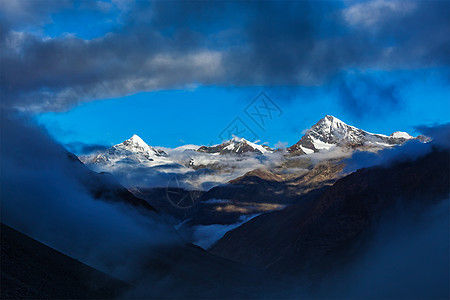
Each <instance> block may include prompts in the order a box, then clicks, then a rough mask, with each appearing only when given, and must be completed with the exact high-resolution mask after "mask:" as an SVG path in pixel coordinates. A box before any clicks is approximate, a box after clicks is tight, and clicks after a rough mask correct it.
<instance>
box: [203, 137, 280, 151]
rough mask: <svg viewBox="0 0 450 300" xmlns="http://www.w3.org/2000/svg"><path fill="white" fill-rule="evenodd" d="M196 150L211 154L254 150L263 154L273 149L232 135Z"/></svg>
mask: <svg viewBox="0 0 450 300" xmlns="http://www.w3.org/2000/svg"><path fill="white" fill-rule="evenodd" d="M197 151H198V152H204V153H212V154H229V153H235V154H242V153H246V152H255V153H259V154H264V153H266V152H272V151H273V150H272V149H270V148H269V147H267V146H263V145H258V144H256V143H252V142H250V141H248V140H246V139H244V138H241V137H237V136H233V138H232V139H230V140H228V141H225V142H223V143H222V144H219V145H214V146H209V147H208V146H202V147H200V148H198V150H197Z"/></svg>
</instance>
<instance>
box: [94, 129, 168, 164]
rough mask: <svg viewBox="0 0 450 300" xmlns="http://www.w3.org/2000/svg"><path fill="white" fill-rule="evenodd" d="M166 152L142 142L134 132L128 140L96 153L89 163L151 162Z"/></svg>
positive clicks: (163, 155)
mask: <svg viewBox="0 0 450 300" xmlns="http://www.w3.org/2000/svg"><path fill="white" fill-rule="evenodd" d="M165 156H167V154H166V153H165V152H164V151H162V150H158V149H156V148H153V147H151V146H149V145H147V143H145V142H144V140H142V139H141V138H140V137H139V136H138V135H136V134H134V135H133V136H132V137H131V138H129V139H128V140H126V141H124V142H122V143H120V144H117V145H114V146H112V147H111V148H109V149H107V150H105V151H103V152H101V153H98V154H97V155H95V156H94V157H93V158H92V159H90V160H88V162H89V163H94V164H98V163H106V162H109V163H113V164H115V163H119V162H121V163H123V162H132V161H135V162H149V161H150V162H152V161H155V160H160V157H165Z"/></svg>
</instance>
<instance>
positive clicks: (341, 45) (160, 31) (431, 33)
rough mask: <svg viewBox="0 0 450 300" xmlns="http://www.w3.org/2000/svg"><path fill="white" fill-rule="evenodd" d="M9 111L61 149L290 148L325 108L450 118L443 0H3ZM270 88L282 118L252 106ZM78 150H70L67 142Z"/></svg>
mask: <svg viewBox="0 0 450 300" xmlns="http://www.w3.org/2000/svg"><path fill="white" fill-rule="evenodd" d="M0 25H1V26H2V28H4V30H2V31H0V43H1V46H2V49H3V51H2V53H1V54H0V60H1V61H0V62H1V65H2V71H3V72H2V81H1V86H0V88H1V93H2V98H1V99H2V102H1V104H2V109H6V110H12V111H21V112H22V113H26V114H30V115H32V116H33V117H34V119H36V120H37V121H38V122H39V123H40V124H42V125H43V126H44V127H46V128H47V129H48V131H49V132H50V134H51V135H52V136H54V137H55V139H56V140H58V141H60V142H61V143H62V144H63V145H66V146H67V147H69V148H70V145H71V144H74V143H78V144H86V145H94V146H95V145H104V146H109V145H112V144H115V143H120V142H122V141H123V140H124V139H127V138H129V137H130V136H131V135H132V134H135V133H136V134H138V135H140V136H141V137H142V138H143V139H144V140H146V141H147V142H148V143H149V144H151V145H157V146H167V147H176V146H179V145H182V144H186V143H192V144H212V143H218V142H220V141H221V136H220V134H221V132H222V131H223V130H224V129H225V128H227V126H228V125H229V124H230V122H232V121H233V120H234V119H235V118H236V117H238V118H240V119H239V120H240V121H242V122H244V123H245V124H246V126H247V127H248V128H249V129H250V130H251V132H252V133H253V134H254V135H256V136H257V138H258V139H260V140H261V142H267V143H268V144H269V145H270V146H274V145H275V144H276V143H278V142H285V143H287V144H288V145H291V144H293V143H295V142H296V141H297V140H298V139H300V137H301V135H302V131H303V130H304V129H306V128H308V127H310V126H312V125H313V124H314V123H315V122H317V121H318V120H319V119H320V118H322V117H323V116H324V115H326V114H331V115H334V116H336V117H338V118H340V119H341V120H343V121H344V122H347V123H348V124H351V125H355V126H357V127H359V128H362V129H365V130H368V131H371V132H376V133H383V134H390V133H392V132H393V131H396V130H401V131H407V132H409V133H411V134H413V135H417V134H419V132H417V131H416V129H415V127H416V126H420V125H431V124H437V123H447V122H449V121H450V116H449V114H450V107H449V100H448V99H449V98H450V88H449V86H450V85H449V78H450V75H449V74H450V72H449V71H450V56H449V53H450V39H449V37H450V2H448V1H395V0H393V1H388V0H365V1H351V2H349V1H281V2H280V1H263V2H228V1H220V2H212V1H171V2H166V1H134V0H129V1H123V0H111V1H78V0H62V1H52V0H48V1H46V5H45V6H43V5H41V2H40V1H5V2H2V3H1V9H0ZM260 92H265V93H267V95H269V96H270V98H271V99H272V101H273V102H274V103H276V105H277V106H278V107H279V108H281V110H282V114H281V115H277V116H276V117H273V118H272V119H270V120H267V123H266V124H265V125H264V127H263V128H262V127H260V126H258V124H256V123H255V122H254V120H252V119H251V118H250V117H249V115H247V114H246V113H245V111H244V110H245V108H246V107H247V105H248V104H249V103H250V102H251V101H252V100H253V99H254V98H255V97H256V96H257V95H258V94H259V93H260ZM71 149H73V148H71Z"/></svg>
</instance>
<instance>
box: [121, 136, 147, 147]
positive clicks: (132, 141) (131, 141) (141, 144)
mask: <svg viewBox="0 0 450 300" xmlns="http://www.w3.org/2000/svg"><path fill="white" fill-rule="evenodd" d="M123 144H125V145H133V146H136V147H141V148H147V147H149V146H148V145H147V144H146V143H145V142H144V141H143V140H142V139H141V138H140V137H139V136H138V135H137V134H133V136H132V137H131V138H130V139H128V140H126V141H125V142H123Z"/></svg>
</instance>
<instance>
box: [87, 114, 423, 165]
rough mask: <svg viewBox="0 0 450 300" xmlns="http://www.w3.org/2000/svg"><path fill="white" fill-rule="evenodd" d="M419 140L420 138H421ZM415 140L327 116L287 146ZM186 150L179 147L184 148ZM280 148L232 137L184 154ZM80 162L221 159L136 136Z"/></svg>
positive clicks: (292, 151)
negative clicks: (169, 149)
mask: <svg viewBox="0 0 450 300" xmlns="http://www.w3.org/2000/svg"><path fill="white" fill-rule="evenodd" d="M419 138H420V137H419ZM411 139H414V137H412V136H411V135H409V134H408V133H406V132H400V131H396V132H394V133H392V134H391V135H390V136H386V135H383V134H373V133H369V132H367V131H364V130H362V129H359V128H356V127H354V126H351V125H347V124H346V123H344V122H342V121H341V120H339V119H338V118H336V117H333V116H330V115H326V116H325V117H324V118H322V119H321V120H319V121H318V122H317V123H316V124H315V125H314V126H312V127H311V128H310V129H308V130H307V131H306V132H305V134H304V135H303V137H302V138H301V139H300V140H299V141H298V142H297V143H295V144H294V145H292V146H290V147H288V148H287V149H286V150H287V153H288V154H289V155H308V154H312V153H317V152H319V151H327V150H330V149H332V148H335V147H340V148H343V149H350V150H351V149H353V150H355V149H356V150H372V151H376V150H379V149H383V148H388V147H392V146H395V145H400V144H402V143H404V142H406V141H408V140H411ZM181 148H183V147H179V148H178V149H181ZM280 150H281V149H276V150H274V149H271V148H270V147H269V146H267V145H260V144H258V143H256V142H250V141H248V140H246V139H244V138H240V137H236V136H235V137H233V138H232V139H230V140H228V141H224V142H223V143H221V144H217V145H213V146H197V147H192V146H189V147H186V149H184V151H186V152H190V153H194V152H197V153H202V154H208V155H211V156H216V155H234V154H235V155H242V154H247V153H248V154H250V153H251V154H256V155H267V154H270V153H273V152H275V151H280ZM80 159H81V160H82V161H83V162H84V163H87V164H97V165H110V166H113V165H122V164H141V165H146V166H157V165H164V164H181V165H187V166H191V167H195V166H198V165H200V166H205V167H207V166H208V164H211V163H215V162H217V160H220V158H217V157H211V162H208V161H207V162H206V163H204V162H200V163H199V162H198V161H197V160H196V159H195V157H194V155H193V156H192V157H191V158H190V159H189V160H188V161H180V160H179V159H177V158H176V157H172V156H171V155H170V154H168V153H166V152H165V151H163V150H161V149H158V148H154V147H152V146H149V145H147V144H146V143H145V142H144V141H143V140H142V139H141V138H140V137H139V136H137V135H133V136H132V137H131V138H130V139H128V140H126V141H124V142H123V143H120V144H117V145H114V146H112V147H111V148H109V149H107V150H105V151H102V152H100V153H96V154H94V155H90V156H81V157H80Z"/></svg>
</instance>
